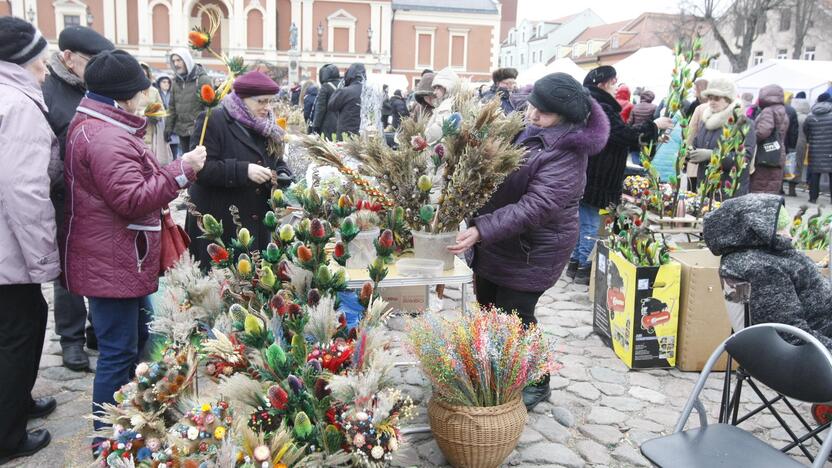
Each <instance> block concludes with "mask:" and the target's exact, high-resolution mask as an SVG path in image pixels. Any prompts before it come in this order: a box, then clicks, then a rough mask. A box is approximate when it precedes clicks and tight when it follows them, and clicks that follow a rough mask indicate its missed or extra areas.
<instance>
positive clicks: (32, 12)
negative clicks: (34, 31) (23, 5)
mask: <svg viewBox="0 0 832 468" xmlns="http://www.w3.org/2000/svg"><path fill="white" fill-rule="evenodd" d="M26 17H27V18H29V22H30V23H34V22H35V9H34V8H32V5H29V9H28V10H26Z"/></svg>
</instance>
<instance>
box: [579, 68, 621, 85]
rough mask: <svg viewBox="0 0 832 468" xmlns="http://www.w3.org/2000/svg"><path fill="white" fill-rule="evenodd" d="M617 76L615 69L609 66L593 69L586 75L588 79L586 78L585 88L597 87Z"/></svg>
mask: <svg viewBox="0 0 832 468" xmlns="http://www.w3.org/2000/svg"><path fill="white" fill-rule="evenodd" d="M615 76H616V72H615V68H613V67H611V66H609V65H601V66H600V67H598V68H593V69H592V70H590V71H589V73H587V74H586V77H585V78H584V86H590V85H591V86H597V85H598V84H600V83H603V82H605V81H609V80H611V79H613V78H615Z"/></svg>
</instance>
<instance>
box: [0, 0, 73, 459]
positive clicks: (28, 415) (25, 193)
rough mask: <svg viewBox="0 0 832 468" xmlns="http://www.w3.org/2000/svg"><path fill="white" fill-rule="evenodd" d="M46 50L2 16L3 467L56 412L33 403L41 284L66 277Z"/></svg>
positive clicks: (24, 451)
mask: <svg viewBox="0 0 832 468" xmlns="http://www.w3.org/2000/svg"><path fill="white" fill-rule="evenodd" d="M46 46H47V43H46V39H44V38H43V36H42V35H41V33H40V31H38V30H37V29H35V27H34V26H32V25H31V24H30V23H29V22H27V21H24V20H22V19H19V18H14V17H11V16H4V17H2V18H0V165H2V168H3V170H2V171H0V298H2V299H1V300H0V376H2V379H3V385H0V408H2V413H3V414H2V416H0V465H3V464H5V463H7V462H8V461H10V460H12V459H14V458H18V457H24V456H28V455H31V454H33V453H35V452H37V451H38V450H40V449H42V448H43V447H46V446H47V445H48V444H49V441H50V439H51V437H50V435H49V431H47V430H46V429H37V430H34V431H31V432H27V431H26V422H27V421H28V420H29V419H32V418H37V417H43V416H46V415H47V414H49V413H51V412H52V411H53V410H54V409H55V406H56V403H55V399H54V398H51V397H50V398H40V399H38V400H34V399H32V387H34V385H35V380H36V379H37V376H38V364H39V362H40V355H41V352H42V351H43V339H44V335H45V334H46V320H47V313H48V307H47V305H46V301H45V300H44V298H43V293H42V292H41V287H40V285H41V284H42V283H48V282H49V281H52V280H53V279H55V278H57V277H58V275H59V274H60V265H59V256H58V245H57V242H56V238H55V235H56V229H55V210H54V208H53V207H52V202H51V201H50V200H49V188H50V180H58V179H59V178H60V176H61V165H60V158H59V157H58V151H59V149H58V139H57V137H56V136H55V133H54V132H53V131H52V128H51V127H50V126H49V123H48V122H47V121H46V117H45V114H46V112H47V111H48V109H47V107H46V103H45V102H44V100H43V93H42V92H41V86H42V85H43V82H44V80H45V79H46V76H47V75H48V74H49V71H48V69H47V68H46ZM50 177H51V179H50Z"/></svg>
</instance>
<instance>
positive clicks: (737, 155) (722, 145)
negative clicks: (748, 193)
mask: <svg viewBox="0 0 832 468" xmlns="http://www.w3.org/2000/svg"><path fill="white" fill-rule="evenodd" d="M749 131H751V128H750V125H749V124H748V122H747V121H746V120H745V118H744V116H743V115H742V108H741V107H740V106H736V107H734V111H733V115H732V116H731V117H728V123H727V124H726V125H725V126H724V127H723V128H722V134H721V135H720V136H719V140H717V146H716V149H715V150H714V152H713V153H712V155H711V159H710V161H708V167H707V169H705V180H703V181H701V182H700V183H699V187H698V188H697V193H698V195H699V203H700V204H699V206H701V207H705V206H710V205H713V204H714V202H715V201H723V200H725V199H728V198H733V196H734V194H735V193H736V192H737V190H738V189H739V188H740V176H741V175H742V173H743V171H745V169H746V167H747V166H748V163H747V161H746V159H747V158H746V155H745V151H746V149H745V136H746V135H747V134H748V132H749ZM731 158H733V160H734V162H733V164H732V165H731V169H730V170H729V173H728V180H726V181H725V183H724V184H723V183H722V176H723V173H724V172H725V169H724V167H725V161H726V160H730V159H731ZM702 214H703V212H702V211H701V210H700V211H697V213H696V216H697V217H699V216H702Z"/></svg>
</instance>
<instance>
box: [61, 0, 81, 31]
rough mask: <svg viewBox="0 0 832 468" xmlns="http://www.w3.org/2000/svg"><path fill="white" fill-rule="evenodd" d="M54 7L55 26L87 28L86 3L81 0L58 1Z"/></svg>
mask: <svg viewBox="0 0 832 468" xmlns="http://www.w3.org/2000/svg"><path fill="white" fill-rule="evenodd" d="M53 5H54V7H55V24H56V25H57V26H58V27H61V26H63V27H64V28H67V27H70V26H87V5H86V4H85V3H83V2H81V1H80V0H57V1H55V3H54V4H53ZM59 32H60V31H59Z"/></svg>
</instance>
